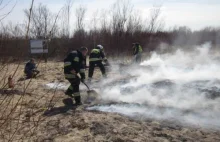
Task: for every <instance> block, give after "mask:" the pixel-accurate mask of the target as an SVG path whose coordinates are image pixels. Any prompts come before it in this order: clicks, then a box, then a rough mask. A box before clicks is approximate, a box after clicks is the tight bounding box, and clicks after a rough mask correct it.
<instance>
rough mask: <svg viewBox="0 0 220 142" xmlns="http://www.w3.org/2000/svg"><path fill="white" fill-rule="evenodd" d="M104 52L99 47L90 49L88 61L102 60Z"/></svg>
mask: <svg viewBox="0 0 220 142" xmlns="http://www.w3.org/2000/svg"><path fill="white" fill-rule="evenodd" d="M105 59H106V57H105V53H104V52H103V51H102V50H101V49H97V48H95V49H92V51H91V53H90V56H89V61H90V62H94V61H102V60H105Z"/></svg>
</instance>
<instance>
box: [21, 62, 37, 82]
mask: <svg viewBox="0 0 220 142" xmlns="http://www.w3.org/2000/svg"><path fill="white" fill-rule="evenodd" d="M24 73H25V74H26V79H29V78H35V77H36V76H37V75H38V74H39V73H40V71H38V70H37V68H36V64H35V60H34V59H30V60H29V62H27V64H26V65H25V68H24Z"/></svg>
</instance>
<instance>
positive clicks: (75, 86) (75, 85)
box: [65, 76, 81, 104]
mask: <svg viewBox="0 0 220 142" xmlns="http://www.w3.org/2000/svg"><path fill="white" fill-rule="evenodd" d="M67 80H68V81H69V82H70V84H71V85H70V86H69V88H68V89H67V90H66V92H65V94H66V95H68V96H70V97H71V98H74V99H75V102H76V104H80V103H81V97H80V92H79V84H80V78H79V77H78V76H76V78H71V79H67Z"/></svg>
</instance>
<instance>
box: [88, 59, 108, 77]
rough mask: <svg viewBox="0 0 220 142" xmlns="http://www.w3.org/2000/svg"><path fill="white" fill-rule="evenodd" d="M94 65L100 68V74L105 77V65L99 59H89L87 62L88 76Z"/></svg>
mask: <svg viewBox="0 0 220 142" xmlns="http://www.w3.org/2000/svg"><path fill="white" fill-rule="evenodd" d="M96 65H97V66H98V67H99V68H100V70H101V72H102V75H103V76H104V77H105V76H106V74H105V67H104V65H103V64H102V61H101V60H100V61H92V62H91V61H90V62H89V75H88V76H89V78H92V76H93V73H94V69H95V66H96Z"/></svg>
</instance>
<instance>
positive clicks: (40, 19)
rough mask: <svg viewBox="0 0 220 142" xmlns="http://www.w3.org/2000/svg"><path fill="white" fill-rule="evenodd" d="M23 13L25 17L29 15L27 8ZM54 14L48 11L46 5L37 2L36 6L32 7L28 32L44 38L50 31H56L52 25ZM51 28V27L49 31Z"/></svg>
mask: <svg viewBox="0 0 220 142" xmlns="http://www.w3.org/2000/svg"><path fill="white" fill-rule="evenodd" d="M24 13H25V15H26V16H27V17H29V16H30V13H29V10H27V9H25V10H24ZM55 18H56V17H55V16H54V15H53V14H52V13H51V12H50V10H49V9H48V8H47V6H46V5H42V4H39V5H38V7H33V10H32V16H31V20H30V23H31V27H30V34H31V36H33V37H37V38H46V37H47V36H48V35H49V33H50V32H52V33H50V34H51V35H53V34H54V33H55V32H56V31H55V30H56V28H53V27H54V23H53V22H54V21H55ZM51 29H53V30H52V31H51Z"/></svg>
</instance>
